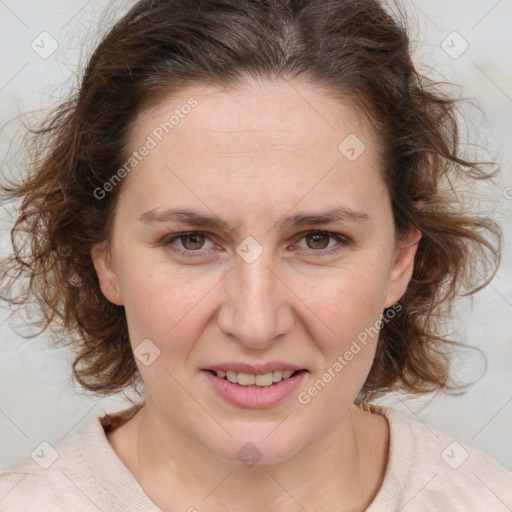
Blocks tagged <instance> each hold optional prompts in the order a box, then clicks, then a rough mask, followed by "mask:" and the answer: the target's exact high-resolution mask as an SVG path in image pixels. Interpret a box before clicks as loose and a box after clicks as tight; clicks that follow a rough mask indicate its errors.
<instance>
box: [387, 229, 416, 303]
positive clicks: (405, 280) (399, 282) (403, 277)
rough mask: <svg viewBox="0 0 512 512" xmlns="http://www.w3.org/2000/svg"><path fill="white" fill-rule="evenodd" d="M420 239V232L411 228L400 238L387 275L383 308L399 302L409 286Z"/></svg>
mask: <svg viewBox="0 0 512 512" xmlns="http://www.w3.org/2000/svg"><path fill="white" fill-rule="evenodd" d="M420 239H421V232H420V231H419V230H418V229H417V228H414V227H411V228H410V229H409V231H407V232H406V233H405V234H404V235H402V237H401V238H400V242H399V244H398V248H397V249H396V251H395V258H394V261H393V266H392V267H391V272H390V275H389V284H388V294H387V297H386V302H385V307H386V308H389V307H391V306H392V305H393V304H395V303H396V302H397V301H399V300H400V299H401V298H402V296H403V294H404V293H405V291H406V290H407V286H408V285H409V281H410V280H411V277H412V272H413V269H414V257H415V255H416V250H417V249H418V243H419V241H420Z"/></svg>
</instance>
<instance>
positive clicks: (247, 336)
mask: <svg viewBox="0 0 512 512" xmlns="http://www.w3.org/2000/svg"><path fill="white" fill-rule="evenodd" d="M265 254H266V251H263V253H262V254H261V255H260V256H259V257H258V258H257V259H256V261H253V262H252V263H248V262H247V261H245V260H244V259H243V258H241V257H238V256H236V258H235V263H234V268H233V269H232V271H231V272H229V273H228V274H227V275H226V278H225V282H224V287H225V300H224V303H223V304H222V306H221V309H220V313H219V316H218V320H217V322H218V326H219V329H220V331H221V332H222V333H223V334H224V335H226V336H227V337H229V338H231V339H235V340H236V341H237V342H238V343H240V344H242V345H244V346H245V347H247V348H251V349H265V348H267V347H268V346H269V345H271V344H272V343H273V342H274V341H275V340H276V338H277V337H279V336H281V335H284V334H286V333H287V332H289V331H290V330H291V328H292V326H293V324H294V319H293V313H292V309H291V301H290V300H291V297H290V294H291V291H290V290H289V288H287V287H286V286H285V285H284V284H283V282H282V280H281V278H280V277H279V274H278V272H277V269H275V268H273V267H274V266H275V265H273V264H272V261H271V258H270V257H266V255H265Z"/></svg>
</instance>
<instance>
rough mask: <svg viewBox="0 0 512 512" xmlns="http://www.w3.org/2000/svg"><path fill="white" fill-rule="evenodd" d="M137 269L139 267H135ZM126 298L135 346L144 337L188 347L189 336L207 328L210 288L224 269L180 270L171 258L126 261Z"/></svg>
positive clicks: (179, 346)
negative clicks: (133, 263)
mask: <svg viewBox="0 0 512 512" xmlns="http://www.w3.org/2000/svg"><path fill="white" fill-rule="evenodd" d="M135 269H138V270H135ZM124 276H125V279H124V283H123V298H124V303H125V311H126V317H127V322H128V328H129V332H130V339H131V342H132V345H133V346H136V345H137V344H138V343H140V342H141V341H142V340H143V339H146V338H149V339H151V340H153V341H154V342H155V343H156V344H157V345H158V346H159V347H164V345H165V344H169V342H172V345H173V350H176V351H180V349H183V350H185V347H186V346H187V343H189V340H190V339H194V336H195V337H197V336H198V334H199V333H200V332H201V330H202V329H203V328H204V325H203V324H204V322H206V321H207V318H208V314H207V312H206V310H205V307H208V304H209V303H210V307H211V302H209V299H210V297H209V290H211V291H213V288H214V286H215V283H216V282H217V281H218V280H219V279H220V278H221V277H222V272H220V271H215V272H211V273H205V272H204V271H203V272H193V271H192V272H191V271H190V270H189V271H188V272H180V269H179V267H177V266H176V265H171V264H170V263H169V262H168V261H165V260H164V259H161V260H159V261H153V262H151V263H149V262H147V261H146V263H145V264H144V265H140V266H137V265H131V266H130V265H129V263H127V264H126V265H125V272H124Z"/></svg>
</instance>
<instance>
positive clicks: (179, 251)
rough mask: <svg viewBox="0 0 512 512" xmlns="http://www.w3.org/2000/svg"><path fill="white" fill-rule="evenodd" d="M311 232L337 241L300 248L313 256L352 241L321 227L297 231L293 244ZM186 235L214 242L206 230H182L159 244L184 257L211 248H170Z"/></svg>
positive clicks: (168, 236) (338, 249) (196, 254)
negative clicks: (311, 247)
mask: <svg viewBox="0 0 512 512" xmlns="http://www.w3.org/2000/svg"><path fill="white" fill-rule="evenodd" d="M312 234H323V235H327V236H329V237H330V238H334V239H335V240H336V241H337V242H338V244H337V245H336V246H334V247H330V248H328V249H318V250H315V249H308V248H301V249H303V250H305V251H307V252H308V253H309V254H310V255H311V256H313V257H315V258H316V257H322V256H328V255H332V254H334V253H338V252H340V251H342V250H343V249H346V247H347V246H348V245H350V244H351V243H352V241H351V240H350V239H349V238H348V237H347V236H345V235H342V234H341V233H335V232H332V231H326V230H322V229H310V230H307V231H303V232H301V233H297V234H296V235H295V236H294V238H293V240H294V242H293V243H294V244H295V243H297V242H299V241H300V240H302V239H303V238H305V237H306V236H308V235H312ZM187 235H202V236H204V237H205V238H206V239H208V240H210V241H211V242H212V243H214V242H213V240H212V236H211V234H210V233H208V232H206V231H194V230H192V231H183V232H179V233H173V234H172V235H166V236H164V237H163V238H162V239H161V241H160V243H159V245H163V246H164V248H166V249H167V250H169V251H171V252H172V253H175V254H178V255H182V256H184V257H200V256H203V255H204V253H205V252H211V250H209V249H197V250H192V249H189V250H187V249H172V248H170V246H171V243H172V242H174V241H175V240H179V239H180V238H184V237H186V236H187Z"/></svg>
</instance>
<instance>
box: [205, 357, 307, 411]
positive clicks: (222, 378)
mask: <svg viewBox="0 0 512 512" xmlns="http://www.w3.org/2000/svg"><path fill="white" fill-rule="evenodd" d="M231 366H232V367H233V366H235V365H231ZM237 366H238V369H240V365H237ZM273 366H274V368H272V371H270V370H271V368H265V369H263V370H262V369H259V372H260V373H246V372H241V371H237V372H235V371H233V370H223V369H221V368H222V367H220V368H219V367H217V368H210V369H204V370H202V372H201V373H202V374H203V375H204V376H205V377H206V382H207V383H208V385H209V387H210V389H211V390H212V391H213V392H214V393H215V394H216V395H217V396H219V397H221V398H222V399H223V400H225V401H227V402H230V403H231V404H233V405H235V406H237V407H241V408H244V409H247V408H250V409H266V408H269V407H274V406H277V405H278V404H279V403H281V402H282V401H285V399H289V398H290V397H292V396H293V395H294V394H296V393H297V392H298V388H299V386H301V385H302V383H303V382H304V379H305V378H306V375H307V374H308V373H309V372H308V370H305V369H299V370H297V369H290V368H287V369H283V370H279V369H275V365H273ZM253 371H258V369H256V370H253ZM262 371H265V373H261V372H262Z"/></svg>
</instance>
